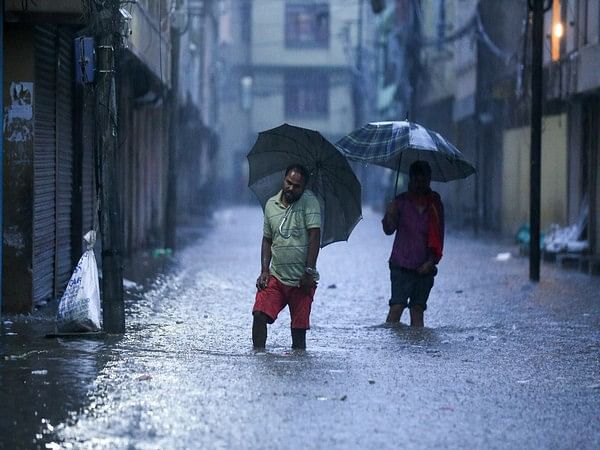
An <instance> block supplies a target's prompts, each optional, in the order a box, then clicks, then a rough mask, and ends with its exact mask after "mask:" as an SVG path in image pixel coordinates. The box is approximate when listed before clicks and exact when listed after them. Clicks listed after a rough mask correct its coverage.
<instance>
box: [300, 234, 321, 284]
mask: <svg viewBox="0 0 600 450" xmlns="http://www.w3.org/2000/svg"><path fill="white" fill-rule="evenodd" d="M320 246H321V229H320V228H310V229H309V230H308V254H307V256H306V267H307V269H308V270H316V267H317V257H318V256H319V248H320ZM300 286H302V287H303V288H304V290H305V291H306V292H307V293H308V292H310V291H311V290H312V289H314V288H315V287H317V282H316V281H315V279H314V277H313V275H312V274H310V273H308V272H305V273H304V274H303V275H302V278H301V279H300Z"/></svg>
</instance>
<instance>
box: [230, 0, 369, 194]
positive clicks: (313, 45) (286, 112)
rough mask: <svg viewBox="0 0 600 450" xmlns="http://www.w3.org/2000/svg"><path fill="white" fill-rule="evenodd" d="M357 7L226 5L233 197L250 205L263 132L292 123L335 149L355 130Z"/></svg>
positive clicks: (244, 1) (300, 0) (339, 3)
mask: <svg viewBox="0 0 600 450" xmlns="http://www.w3.org/2000/svg"><path fill="white" fill-rule="evenodd" d="M359 3H360V2H359ZM359 3H352V4H351V5H348V3H347V2H345V1H343V0H331V1H327V0H323V1H306V0H285V1H282V0H260V1H251V0H241V1H237V0H235V1H233V0H232V1H225V2H224V5H225V6H224V7H225V9H226V11H225V12H224V16H223V20H222V21H223V24H224V25H223V27H222V36H221V49H222V50H221V58H222V63H221V67H223V68H224V69H225V70H223V71H222V73H223V75H224V77H223V78H222V79H221V80H220V82H221V83H222V84H221V92H223V94H222V107H221V109H220V126H219V129H220V130H221V131H222V134H221V135H222V146H221V150H222V153H221V155H220V164H219V167H220V168H219V177H220V181H221V182H220V186H222V187H223V189H224V191H225V192H227V191H229V192H230V193H229V194H227V195H228V196H229V198H234V199H238V198H240V196H241V197H243V198H247V195H248V190H247V189H246V183H247V179H246V177H247V174H246V172H247V169H246V154H247V153H248V151H249V150H250V147H251V146H252V144H253V142H254V140H255V139H256V136H257V134H258V132H260V131H263V130H267V129H270V128H274V127H276V126H279V125H281V124H282V123H284V122H287V123H290V124H293V125H298V126H301V127H306V128H311V129H316V130H319V131H320V132H321V133H322V134H323V135H324V136H325V137H326V138H328V139H329V140H330V141H334V142H335V141H336V140H337V139H339V138H340V137H342V136H343V135H345V134H346V133H348V132H350V131H351V130H352V129H353V128H354V126H355V102H356V98H355V91H354V89H355V79H354V76H355V74H354V73H353V70H352V63H355V55H354V54H353V53H354V52H355V51H356V48H357V41H356V39H357V33H358V22H359V16H360V13H359V12H360V9H359Z"/></svg>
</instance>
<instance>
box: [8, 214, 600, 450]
mask: <svg viewBox="0 0 600 450" xmlns="http://www.w3.org/2000/svg"><path fill="white" fill-rule="evenodd" d="M261 220H262V219H261V215H260V210H258V209H251V208H241V209H230V210H224V211H220V212H219V213H217V214H216V215H215V219H214V224H213V228H212V229H211V230H210V231H209V232H208V233H207V235H206V236H205V237H204V238H202V239H200V240H199V241H198V242H197V243H196V244H194V245H191V246H189V247H188V248H187V249H185V250H183V251H181V252H180V253H179V254H178V256H177V259H176V260H175V261H174V263H173V264H174V268H173V270H172V271H170V272H168V273H167V274H164V275H160V276H158V277H157V278H156V279H155V280H154V281H153V283H152V284H151V286H149V288H148V289H147V290H146V291H145V292H144V293H143V294H135V293H131V292H130V293H129V294H128V301H127V307H128V316H127V317H128V322H127V333H126V334H125V336H123V337H110V338H105V339H96V340H74V339H70V340H69V339H44V338H43V335H44V334H45V332H47V331H48V329H49V327H51V320H49V319H48V313H47V312H46V313H36V314H34V315H32V316H28V317H8V316H4V317H3V320H4V321H5V324H4V327H3V335H2V337H1V338H0V405H1V406H0V407H1V408H2V410H1V415H0V448H7V449H20V448H56V449H59V448H73V449H121V448H126V449H195V448H211V449H212V448H236V449H246V448H248V449H250V448H303V449H304V448H402V447H406V448H465V447H468V448H584V449H585V448H590V449H592V448H600V415H599V414H598V411H600V356H599V355H600V294H598V292H600V277H590V276H588V275H585V274H581V273H577V272H569V271H565V270H557V269H555V268H554V267H553V266H551V265H548V264H545V265H544V266H543V267H542V281H541V282H540V283H539V284H538V285H536V284H531V283H529V282H528V280H527V276H528V263H527V260H526V259H524V258H517V257H512V258H509V259H508V260H506V261H501V260H498V259H496V255H497V254H498V253H503V252H508V251H514V250H515V248H513V247H511V246H510V245H508V246H507V245H506V244H504V245H503V244H499V243H492V242H491V241H488V240H484V239H480V240H473V239H471V238H469V237H468V236H466V235H460V234H450V236H449V237H448V239H447V243H446V251H445V257H444V260H443V262H442V264H441V265H440V271H439V275H438V276H437V277H436V285H435V287H434V289H433V291H432V295H431V298H430V303H429V310H428V311H427V313H426V317H425V320H426V328H425V329H422V330H416V329H411V328H410V327H408V326H406V325H405V324H406V322H407V315H408V312H405V313H404V314H405V315H404V316H403V318H402V321H403V322H404V324H402V325H399V326H394V327H389V326H386V325H385V324H383V319H384V318H385V315H386V312H387V298H388V296H389V282H388V270H387V267H386V260H387V257H388V254H389V251H390V248H391V243H392V240H391V238H390V237H386V236H384V235H383V233H382V232H381V231H380V226H379V222H378V216H377V215H376V214H374V213H372V212H370V211H366V212H365V219H364V220H363V221H362V222H360V223H359V225H358V226H357V228H356V230H355V232H354V233H353V234H352V236H351V238H350V241H349V242H348V243H337V244H333V245H331V246H328V247H326V248H325V249H323V250H322V251H321V255H320V256H319V262H318V267H319V270H320V272H321V282H320V285H319V289H318V290H317V294H316V297H315V302H314V304H313V314H312V329H311V330H310V331H309V333H308V338H307V345H308V350H307V351H306V352H297V351H291V350H290V335H289V314H288V313H287V312H283V313H282V315H281V316H280V319H279V320H278V321H277V322H276V323H275V324H274V325H273V326H271V327H270V328H269V337H268V340H267V351H266V353H255V352H254V351H253V350H252V348H251V339H250V326H251V316H250V310H251V307H252V303H253V297H254V291H255V288H254V282H255V280H256V277H257V276H258V270H259V251H260V238H261V230H262V228H261V227H262V222H261ZM32 330H34V331H33V332H32Z"/></svg>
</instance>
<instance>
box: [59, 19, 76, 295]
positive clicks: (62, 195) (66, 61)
mask: <svg viewBox="0 0 600 450" xmlns="http://www.w3.org/2000/svg"><path fill="white" fill-rule="evenodd" d="M57 43H58V46H57V60H56V75H57V77H56V78H57V79H56V82H57V83H56V211H55V212H56V255H55V284H54V295H55V296H58V295H60V294H62V292H63V291H64V289H65V286H66V284H67V282H68V281H69V277H70V274H71V270H72V269H73V261H72V257H71V218H72V205H73V127H72V124H73V88H74V87H73V70H74V69H73V65H72V61H73V44H72V33H71V32H70V31H69V30H68V29H65V28H60V29H59V31H58V36H57Z"/></svg>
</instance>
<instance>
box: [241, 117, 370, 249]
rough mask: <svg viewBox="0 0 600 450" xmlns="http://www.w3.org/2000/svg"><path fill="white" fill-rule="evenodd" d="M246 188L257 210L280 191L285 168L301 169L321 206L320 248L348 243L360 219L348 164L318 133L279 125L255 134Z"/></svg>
mask: <svg viewBox="0 0 600 450" xmlns="http://www.w3.org/2000/svg"><path fill="white" fill-rule="evenodd" d="M248 164H249V166H250V176H249V181H248V186H249V187H250V189H252V191H253V192H254V193H255V194H256V196H257V197H258V200H259V201H260V204H261V206H262V207H263V209H264V207H265V204H266V203H267V200H268V199H269V198H271V197H272V196H273V195H275V194H277V192H279V190H280V189H281V187H282V183H283V178H284V175H285V169H286V168H287V167H288V166H290V165H291V164H301V165H303V166H304V167H305V168H306V170H308V172H309V174H310V177H309V178H310V179H309V183H308V185H307V189H310V190H311V191H312V192H313V193H314V194H315V195H316V196H317V198H318V200H319V204H320V206H321V221H322V223H321V247H325V246H326V245H327V244H331V243H332V242H337V241H347V240H348V237H349V236H350V233H351V232H352V230H353V229H354V227H355V226H356V224H357V223H358V222H359V220H360V219H361V218H362V216H361V211H362V210H361V203H360V202H361V188H360V183H359V182H358V179H357V178H356V176H355V175H354V172H353V171H352V169H351V168H350V164H348V161H347V160H346V158H344V156H343V155H342V154H341V153H340V152H339V151H337V149H336V148H335V147H334V146H333V144H331V143H330V142H329V141H328V140H326V139H325V138H324V137H323V136H321V134H320V133H319V132H317V131H313V130H307V129H305V128H300V127H295V126H292V125H288V124H283V125H281V126H279V127H277V128H273V129H272V130H267V131H263V132H261V133H259V135H258V139H257V140H256V143H255V144H254V146H253V147H252V149H251V150H250V153H248Z"/></svg>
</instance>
